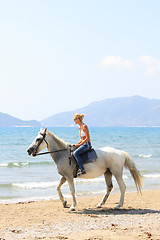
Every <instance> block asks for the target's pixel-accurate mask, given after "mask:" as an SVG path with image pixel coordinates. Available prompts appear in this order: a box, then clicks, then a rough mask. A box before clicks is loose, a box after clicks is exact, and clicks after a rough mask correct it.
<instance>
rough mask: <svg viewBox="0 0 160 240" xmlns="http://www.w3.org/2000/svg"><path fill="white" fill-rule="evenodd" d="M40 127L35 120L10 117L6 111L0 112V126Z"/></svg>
mask: <svg viewBox="0 0 160 240" xmlns="http://www.w3.org/2000/svg"><path fill="white" fill-rule="evenodd" d="M21 126H22V127H24V126H26V127H28V126H29V127H40V126H41V123H39V122H38V121H36V120H31V121H23V120H21V119H18V118H15V117H12V116H10V115H8V114H6V113H2V112H0V127H21Z"/></svg>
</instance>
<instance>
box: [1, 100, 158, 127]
mask: <svg viewBox="0 0 160 240" xmlns="http://www.w3.org/2000/svg"><path fill="white" fill-rule="evenodd" d="M75 113H84V114H85V119H84V122H86V123H87V124H88V126H90V127H115V126H117V127H136V126H148V127H149V126H160V100H157V99H148V98H145V97H141V96H133V97H119V98H110V99H105V100H103V101H97V102H93V103H91V104H89V105H87V106H85V107H83V108H79V109H76V110H74V111H67V112H62V113H59V114H55V115H53V116H51V117H49V118H46V119H44V120H42V121H41V122H38V121H36V120H31V121H23V120H20V119H18V118H14V117H12V116H10V115H8V114H5V113H0V126H1V127H7V126H10V127H14V126H32V127H40V126H46V127H72V126H75V124H74V122H73V115H74V114H75Z"/></svg>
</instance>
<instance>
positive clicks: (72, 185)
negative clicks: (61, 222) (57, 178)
mask: <svg viewBox="0 0 160 240" xmlns="http://www.w3.org/2000/svg"><path fill="white" fill-rule="evenodd" d="M67 181H68V184H69V188H70V192H71V195H72V199H73V202H72V206H71V207H70V209H69V211H75V206H76V205H77V203H76V197H75V187H74V180H73V177H68V178H67Z"/></svg>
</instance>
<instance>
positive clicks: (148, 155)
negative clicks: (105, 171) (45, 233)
mask: <svg viewBox="0 0 160 240" xmlns="http://www.w3.org/2000/svg"><path fill="white" fill-rule="evenodd" d="M48 130H49V131H51V132H52V133H54V134H56V135H57V136H58V137H60V138H62V139H63V140H65V141H66V142H70V143H71V144H73V143H76V142H78V141H79V132H78V128H77V127H75V128H48ZM38 132H39V128H27V127H26V128H25V127H22V128H16V127H15V128H0V136H1V138H0V173H1V174H0V203H11V202H19V201H32V200H42V199H57V198H58V194H57V191H56V185H57V184H58V181H59V179H60V175H59V174H58V173H57V169H56V165H55V163H54V161H53V160H52V158H51V157H50V155H42V156H37V157H34V158H33V157H32V156H28V154H27V148H28V146H29V145H30V144H31V142H32V141H33V139H34V138H35V137H36V135H37V133H38ZM90 135H91V140H92V146H93V147H94V148H95V149H99V148H102V147H105V146H110V147H115V148H117V149H122V150H124V151H126V152H128V153H129V154H130V155H131V157H132V158H133V160H134V162H135V164H136V166H137V168H138V170H139V171H140V172H141V174H142V175H143V177H144V187H143V190H148V189H160V128H156V127H151V128H147V127H142V128H141V127H137V128H118V127H117V128H90ZM123 178H124V181H125V184H126V186H127V190H126V191H127V192H131V191H136V187H135V184H134V181H133V178H132V177H131V175H130V172H129V170H126V169H124V172H123ZM113 185H114V189H113V190H112V191H113V192H114V193H115V192H117V193H118V192H119V188H118V185H117V182H116V180H115V179H114V178H113ZM75 188H76V195H77V196H83V195H84V196H85V195H94V194H103V193H104V192H105V183H104V177H103V176H101V177H99V178H95V179H90V180H82V179H76V180H75ZM62 192H63V194H64V196H66V197H70V191H69V187H68V184H67V183H66V184H64V185H63V186H62Z"/></svg>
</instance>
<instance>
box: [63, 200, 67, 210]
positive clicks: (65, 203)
mask: <svg viewBox="0 0 160 240" xmlns="http://www.w3.org/2000/svg"><path fill="white" fill-rule="evenodd" d="M63 207H64V208H66V207H67V201H66V200H65V201H64V202H63Z"/></svg>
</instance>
